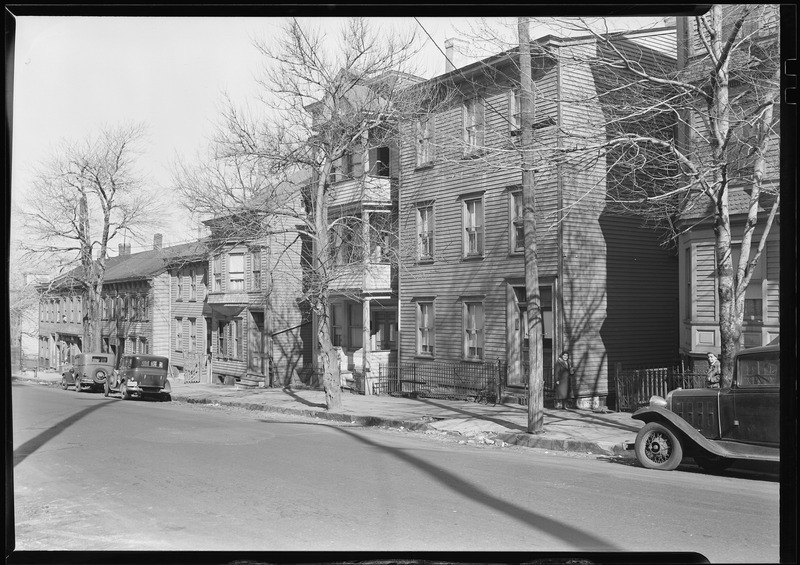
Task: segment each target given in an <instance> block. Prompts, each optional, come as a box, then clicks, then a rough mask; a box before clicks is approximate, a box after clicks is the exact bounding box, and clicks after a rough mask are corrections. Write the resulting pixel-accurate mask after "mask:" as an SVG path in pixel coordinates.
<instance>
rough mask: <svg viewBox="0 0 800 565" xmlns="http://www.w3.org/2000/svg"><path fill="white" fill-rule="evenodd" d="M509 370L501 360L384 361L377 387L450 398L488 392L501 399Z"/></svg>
mask: <svg viewBox="0 0 800 565" xmlns="http://www.w3.org/2000/svg"><path fill="white" fill-rule="evenodd" d="M505 370H506V367H505V364H504V363H501V362H497V363H400V364H385V365H384V364H382V365H380V366H379V369H378V382H377V384H376V386H375V387H374V391H375V392H376V393H378V394H390V395H402V396H421V397H429V398H441V399H447V400H471V399H474V398H476V397H477V396H479V394H481V393H483V394H487V393H488V394H489V395H490V396H493V397H494V398H495V399H498V398H499V397H500V390H499V389H500V383H501V382H502V380H503V379H504V378H505Z"/></svg>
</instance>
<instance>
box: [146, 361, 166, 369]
mask: <svg viewBox="0 0 800 565" xmlns="http://www.w3.org/2000/svg"><path fill="white" fill-rule="evenodd" d="M141 366H142V367H154V368H156V369H163V368H164V361H162V360H160V359H142V362H141Z"/></svg>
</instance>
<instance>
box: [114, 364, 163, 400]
mask: <svg viewBox="0 0 800 565" xmlns="http://www.w3.org/2000/svg"><path fill="white" fill-rule="evenodd" d="M168 369H169V359H167V358H166V357H160V356H158V355H144V354H127V355H123V356H122V357H121V358H120V360H119V370H117V371H114V373H112V374H111V375H109V376H108V378H107V379H106V382H105V385H104V389H105V395H106V396H108V395H109V393H111V392H119V395H120V398H122V399H123V400H128V399H130V398H131V397H137V398H144V397H151V398H158V399H159V400H171V394H170V393H171V392H172V387H171V386H170V384H169V380H168V379H167V375H168V374H169V373H168Z"/></svg>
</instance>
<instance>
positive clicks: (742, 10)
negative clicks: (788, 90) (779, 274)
mask: <svg viewBox="0 0 800 565" xmlns="http://www.w3.org/2000/svg"><path fill="white" fill-rule="evenodd" d="M689 21H690V25H689V29H688V30H686V31H687V32H690V33H687V35H686V36H684V37H680V36H679V38H678V40H679V41H684V42H687V41H690V42H691V44H690V45H686V47H687V48H688V49H687V50H688V53H690V54H691V55H690V56H689V57H688V58H687V60H685V61H682V62H681V64H680V65H679V68H677V69H675V70H672V69H670V68H669V67H667V66H664V67H661V68H659V65H653V64H651V65H646V64H643V59H644V58H646V57H647V55H646V54H644V55H643V51H642V49H641V48H639V46H637V45H635V44H634V43H633V42H626V41H620V40H619V38H618V37H617V36H615V35H614V34H605V33H599V32H597V31H594V30H593V29H592V28H591V27H590V26H588V25H584V26H583V27H584V29H586V31H587V32H588V33H590V34H591V35H592V36H593V37H594V38H595V39H596V42H597V49H596V51H594V52H592V53H591V54H590V58H584V56H583V55H581V54H576V59H575V60H576V63H578V62H579V63H589V64H591V65H592V67H593V69H595V73H596V76H602V77H603V81H604V82H603V84H602V85H601V87H600V88H599V89H598V92H597V94H596V97H594V98H593V99H590V98H591V97H587V98H586V99H585V100H583V102H584V103H587V104H594V103H599V105H600V107H601V108H602V112H601V118H602V119H601V120H600V121H598V122H597V123H595V124H592V126H593V127H594V129H595V131H596V132H598V133H599V134H600V135H599V136H597V137H593V136H592V135H587V133H588V132H589V129H588V128H586V129H583V130H582V131H578V130H570V131H567V130H564V131H562V132H560V133H561V135H563V136H564V137H565V139H568V140H569V141H568V142H567V143H565V144H564V146H563V150H562V151H560V152H556V153H554V154H553V155H552V161H553V162H558V161H560V160H573V161H575V160H584V161H585V162H586V163H592V162H596V160H597V159H605V160H606V162H607V169H608V171H609V174H608V177H607V179H606V180H608V181H609V182H608V190H609V196H610V198H612V199H613V200H614V202H615V204H616V205H617V206H618V207H619V208H621V209H624V210H626V211H628V212H631V213H635V214H639V215H641V216H643V217H644V218H646V219H648V220H649V221H652V222H653V223H655V224H659V225H661V226H663V227H665V228H666V230H667V231H666V236H667V239H673V238H675V237H677V235H678V231H677V229H676V228H675V222H676V221H677V220H679V219H680V218H681V216H682V215H684V214H686V213H687V212H689V211H693V210H700V211H705V214H701V216H704V218H703V220H710V221H711V222H712V223H713V227H714V241H715V250H716V263H717V280H718V295H719V327H720V336H721V351H722V354H721V359H720V360H721V362H722V371H723V378H724V380H725V382H727V383H729V382H730V379H731V375H732V371H733V358H734V356H735V354H736V352H737V351H738V350H739V347H740V346H741V340H742V326H743V320H744V302H745V291H746V289H747V286H748V285H749V283H750V279H751V277H752V274H753V272H754V270H755V268H756V266H757V263H758V261H759V258H760V257H761V254H762V251H763V250H764V248H765V245H766V240H767V237H768V236H769V234H770V231H771V229H772V226H773V224H774V222H775V219H776V217H777V216H778V213H779V208H780V193H779V186H778V183H777V182H776V180H777V174H776V170H775V169H776V164H777V162H778V153H777V147H778V135H779V134H778V131H779V126H780V115H779V111H778V110H779V102H780V99H779V93H780V90H779V89H780V58H779V53H780V51H779V45H780V42H779V34H778V32H779V19H778V7H777V6H774V5H738V6H722V5H714V6H712V7H711V9H710V10H709V11H708V12H707V13H705V14H702V15H697V16H694V17H692V18H690V19H689ZM679 30H680V28H679ZM609 69H613V70H615V71H617V72H614V73H610V72H608V70H609ZM732 194H737V195H739V194H745V195H746V196H745V197H746V201H747V205H746V209H747V211H746V220H745V222H744V225H743V228H742V231H741V237H740V240H741V244H740V245H741V252H740V254H739V258H738V261H737V262H736V264H734V259H733V258H734V255H735V247H736V244H735V242H734V238H735V235H734V228H733V227H732V224H731V213H732V212H731V203H730V199H731V195H732ZM759 208H761V209H762V210H764V211H762V212H759ZM703 220H701V221H703ZM692 227H693V226H689V227H688V228H685V229H692ZM757 234H758V237H757Z"/></svg>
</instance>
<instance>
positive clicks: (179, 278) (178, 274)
mask: <svg viewBox="0 0 800 565" xmlns="http://www.w3.org/2000/svg"><path fill="white" fill-rule="evenodd" d="M175 275H176V276H175V281H176V283H177V287H178V298H177V299H178V300H179V301H180V300H183V270H182V269H178V271H177V272H176V273H175Z"/></svg>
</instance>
